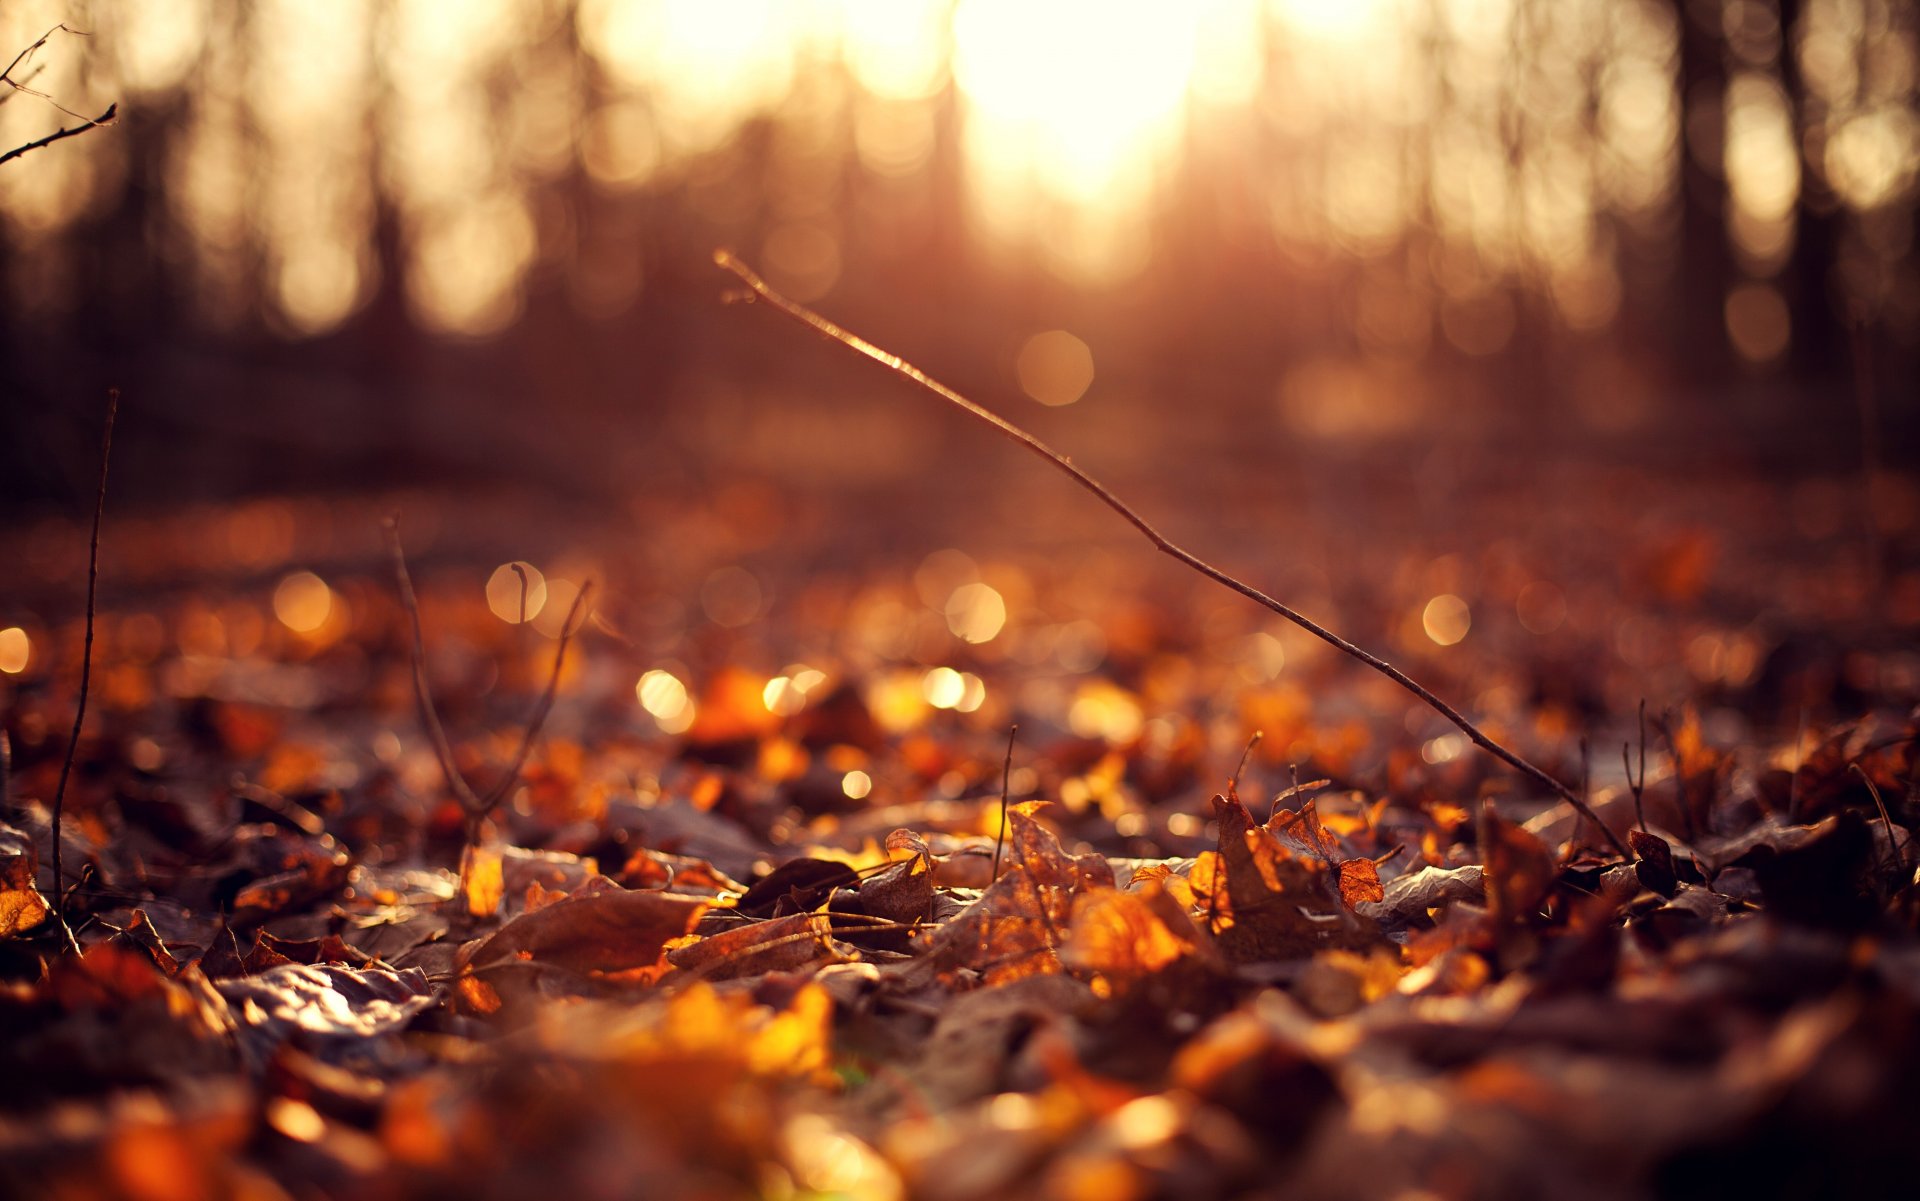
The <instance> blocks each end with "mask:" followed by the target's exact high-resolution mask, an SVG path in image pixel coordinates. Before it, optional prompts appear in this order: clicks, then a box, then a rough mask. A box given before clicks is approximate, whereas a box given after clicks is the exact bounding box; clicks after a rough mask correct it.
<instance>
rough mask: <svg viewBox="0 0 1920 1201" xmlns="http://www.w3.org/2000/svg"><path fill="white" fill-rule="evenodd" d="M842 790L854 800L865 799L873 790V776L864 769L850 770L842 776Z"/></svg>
mask: <svg viewBox="0 0 1920 1201" xmlns="http://www.w3.org/2000/svg"><path fill="white" fill-rule="evenodd" d="M840 791H841V792H844V793H846V794H847V796H848V797H849V798H851V799H852V800H856V801H859V800H865V799H866V795H867V794H868V793H870V792H872V791H873V777H872V776H869V775H868V774H867V773H866V772H863V771H850V772H848V773H847V774H846V775H844V776H841V777H840Z"/></svg>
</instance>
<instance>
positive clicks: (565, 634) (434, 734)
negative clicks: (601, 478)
mask: <svg viewBox="0 0 1920 1201" xmlns="http://www.w3.org/2000/svg"><path fill="white" fill-rule="evenodd" d="M387 539H388V541H389V543H390V544H391V546H392V549H393V573H394V578H395V580H396V581H398V583H399V586H400V603H401V605H402V607H404V608H405V609H406V611H407V620H408V623H409V625H410V626H411V628H412V632H413V655H412V659H413V700H414V707H415V708H416V709H417V710H418V712H419V715H420V724H421V726H422V727H423V728H424V729H425V730H426V732H427V739H428V741H429V742H431V743H432V744H433V754H434V758H436V759H438V760H439V761H440V773H441V775H443V776H444V777H445V778H446V781H447V788H448V789H449V790H451V791H452V793H453V798H454V800H455V801H456V802H458V803H459V805H460V808H461V811H462V812H463V813H464V815H465V817H466V821H465V823H464V825H465V837H466V844H467V845H466V849H465V851H464V852H463V853H462V854H461V856H460V864H461V873H462V880H461V891H462V892H465V890H466V880H465V878H464V877H465V873H466V870H467V867H468V865H470V864H471V863H472V861H473V850H474V848H475V847H477V846H478V845H479V843H480V832H481V828H482V826H483V825H484V823H485V822H486V819H487V815H488V814H490V813H492V812H493V811H494V808H495V807H496V806H498V805H499V804H500V802H501V801H502V800H504V799H505V798H506V796H507V794H508V793H509V792H512V791H513V787H514V785H516V784H518V783H519V782H520V772H521V771H522V769H524V768H525V767H526V765H527V756H528V755H529V754H530V753H532V751H533V744H534V743H535V742H537V741H538V740H539V738H540V731H541V730H543V729H545V728H546V724H547V716H548V715H549V714H550V713H552V712H553V700H554V697H555V696H556V695H557V694H558V693H559V691H560V676H561V673H562V671H563V670H564V669H565V667H566V665H567V648H568V647H570V646H572V645H573V639H574V637H575V635H577V634H579V632H580V628H581V627H582V626H583V625H585V624H586V623H585V622H584V621H583V620H582V619H581V616H580V614H581V610H582V609H583V608H585V606H586V603H587V598H588V597H589V596H591V595H592V594H593V583H592V581H588V582H587V583H586V584H585V585H583V586H582V587H581V589H580V591H579V592H578V593H576V594H575V595H574V598H573V606H572V607H571V608H570V609H568V610H567V620H566V624H565V625H563V626H562V627H561V628H560V645H559V646H558V647H557V648H556V649H555V650H554V655H553V672H552V674H551V675H549V676H548V677H547V687H546V691H544V692H543V693H541V695H540V700H539V702H538V703H537V704H535V705H534V707H533V712H532V713H531V714H529V715H528V717H527V723H526V729H525V730H524V731H523V732H522V733H521V735H520V747H519V749H518V750H516V751H515V752H514V755H513V759H512V761H511V762H510V763H509V764H508V765H507V770H506V773H505V774H504V775H502V776H501V777H500V780H499V782H498V783H496V784H495V785H494V786H493V787H492V788H491V789H489V790H488V792H487V794H486V795H485V796H480V795H478V794H477V793H475V792H474V791H473V786H472V785H471V784H469V783H467V778H466V776H465V775H463V774H462V773H461V771H460V767H459V764H458V763H456V762H455V761H454V757H453V744H452V743H451V742H450V741H448V739H447V731H446V727H445V726H443V725H441V724H440V712H439V709H438V708H437V707H436V706H435V705H434V703H433V690H432V688H431V687H430V686H429V684H428V683H427V643H426V636H425V634H424V633H423V632H422V630H421V626H420V598H419V597H418V596H416V595H415V594H414V591H413V577H412V576H411V575H410V574H409V573H408V571H407V555H406V551H405V549H404V548H403V547H402V546H401V545H400V519H399V518H398V517H389V518H388V519H387ZM522 579H523V581H524V579H525V577H524V576H523V577H522ZM525 606H526V600H525V596H524V594H523V595H522V598H521V607H522V612H523V614H524V611H525Z"/></svg>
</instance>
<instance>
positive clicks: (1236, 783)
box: [1227, 730, 1267, 792]
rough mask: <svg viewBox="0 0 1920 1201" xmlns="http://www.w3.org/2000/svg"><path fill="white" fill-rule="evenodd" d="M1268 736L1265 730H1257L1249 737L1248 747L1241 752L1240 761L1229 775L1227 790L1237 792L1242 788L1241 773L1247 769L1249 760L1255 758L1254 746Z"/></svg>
mask: <svg viewBox="0 0 1920 1201" xmlns="http://www.w3.org/2000/svg"><path fill="white" fill-rule="evenodd" d="M1266 736H1267V734H1266V731H1265V730H1255V731H1254V732H1253V737H1251V738H1249V739H1247V749H1246V750H1244V751H1241V752H1240V762H1239V763H1237V764H1235V765H1234V769H1233V774H1232V775H1231V776H1228V777H1227V791H1228V792H1235V791H1238V790H1239V788H1240V773H1241V772H1243V771H1245V770H1247V760H1249V759H1251V758H1253V748H1254V747H1257V746H1259V745H1260V740H1261V739H1262V738H1265V737H1266Z"/></svg>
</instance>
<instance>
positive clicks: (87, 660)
mask: <svg viewBox="0 0 1920 1201" xmlns="http://www.w3.org/2000/svg"><path fill="white" fill-rule="evenodd" d="M42 40H43V41H44V40H45V39H42ZM16 61H17V60H16ZM8 70H12V68H11V67H10V68H8ZM119 412H120V389H118V388H109V389H107V425H106V429H105V430H104V431H103V432H102V433H101V435H100V491H99V492H98V493H97V494H95V496H94V499H93V536H92V537H91V538H89V539H88V540H87V632H86V644H85V646H84V648H83V649H82V650H81V652H80V700H79V704H78V705H77V706H75V708H74V712H73V733H72V735H71V736H69V737H68V739H67V757H66V759H65V760H63V761H62V762H61V764H60V783H59V784H58V785H57V786H55V788H54V790H53V904H54V916H55V917H57V918H58V919H59V920H60V928H61V929H62V930H63V931H65V932H66V935H67V943H68V944H69V945H70V946H71V947H72V948H73V949H74V950H76V951H78V950H79V949H80V943H79V941H78V940H77V939H75V938H74V936H73V927H71V926H69V925H67V915H66V910H65V907H64V906H63V905H62V904H61V897H62V894H63V893H65V891H66V884H67V876H66V867H65V865H64V864H63V863H62V861H61V857H60V831H61V826H62V821H63V818H64V816H65V814H66V806H67V778H68V777H69V776H71V775H72V774H73V760H74V756H75V755H78V754H79V753H80V726H81V724H82V723H84V722H85V721H86V720H87V690H88V688H90V687H91V686H92V684H93V621H94V601H95V598H96V597H97V596H98V594H99V586H100V518H101V516H102V515H103V514H105V513H106V511H107V466H108V464H109V463H110V462H111V461H112V458H113V419H114V417H116V416H117V415H118V414H119Z"/></svg>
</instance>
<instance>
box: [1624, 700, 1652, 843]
mask: <svg viewBox="0 0 1920 1201" xmlns="http://www.w3.org/2000/svg"><path fill="white" fill-rule="evenodd" d="M1620 766H1621V768H1622V769H1623V770H1625V772H1626V773H1627V787H1628V788H1629V789H1630V790H1632V792H1633V817H1634V821H1635V822H1636V823H1637V824H1638V825H1639V827H1640V832H1641V833H1642V834H1645V833H1647V832H1648V831H1647V803H1646V797H1647V698H1646V697H1641V698H1640V778H1639V779H1638V780H1636V779H1634V776H1633V760H1632V759H1631V758H1629V757H1628V748H1627V744H1626V743H1624V742H1623V743H1621V744H1620Z"/></svg>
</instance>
